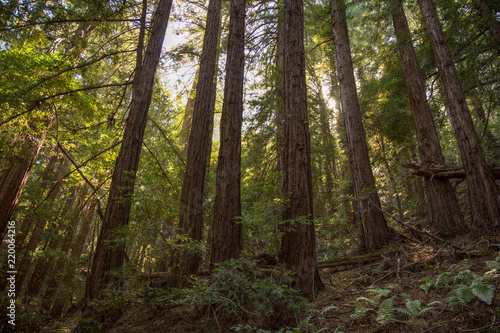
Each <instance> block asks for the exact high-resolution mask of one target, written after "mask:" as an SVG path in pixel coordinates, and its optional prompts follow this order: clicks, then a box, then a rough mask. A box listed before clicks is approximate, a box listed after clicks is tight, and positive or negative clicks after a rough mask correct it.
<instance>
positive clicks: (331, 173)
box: [306, 65, 337, 216]
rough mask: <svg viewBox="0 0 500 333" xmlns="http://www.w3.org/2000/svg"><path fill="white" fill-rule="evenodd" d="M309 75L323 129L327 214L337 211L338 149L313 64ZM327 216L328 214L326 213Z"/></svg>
mask: <svg viewBox="0 0 500 333" xmlns="http://www.w3.org/2000/svg"><path fill="white" fill-rule="evenodd" d="M306 70H307V72H308V73H309V76H310V77H311V81H312V82H313V85H314V87H315V90H314V92H313V94H314V98H315V100H316V103H317V104H318V112H319V126H320V129H321V143H322V145H323V147H322V153H321V155H323V158H322V159H320V161H319V162H320V167H321V165H323V167H324V172H323V174H324V175H325V178H326V179H325V184H324V191H325V192H326V200H327V203H326V204H325V210H326V213H327V214H331V213H332V212H335V211H336V207H334V206H333V204H332V203H333V187H334V182H333V179H334V178H336V177H337V170H336V165H335V158H334V157H333V156H334V154H335V151H336V148H335V144H334V139H333V135H332V131H331V129H330V123H329V120H328V108H327V105H326V102H325V99H324V97H323V88H322V84H321V80H320V78H319V77H318V75H316V71H315V69H314V67H313V66H311V65H308V66H307V68H306ZM325 216H326V214H325Z"/></svg>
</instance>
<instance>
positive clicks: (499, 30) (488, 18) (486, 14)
mask: <svg viewBox="0 0 500 333" xmlns="http://www.w3.org/2000/svg"><path fill="white" fill-rule="evenodd" d="M472 2H473V3H474V7H476V10H477V11H478V12H479V15H481V17H482V18H483V20H484V21H485V22H486V24H487V25H488V28H489V29H490V33H491V35H492V36H493V38H494V39H495V41H496V42H497V43H498V45H500V22H498V21H497V19H496V18H495V16H494V15H493V10H492V8H490V6H488V3H487V2H486V1H485V0H472Z"/></svg>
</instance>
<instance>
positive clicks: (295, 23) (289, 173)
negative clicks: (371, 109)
mask: <svg viewBox="0 0 500 333" xmlns="http://www.w3.org/2000/svg"><path fill="white" fill-rule="evenodd" d="M283 25H284V59H283V60H284V66H283V67H284V85H283V91H284V94H283V102H284V121H283V128H284V135H283V148H284V154H283V157H284V160H283V167H284V171H285V172H284V173H285V174H284V180H283V193H284V196H285V207H284V209H283V223H282V226H281V227H282V232H283V235H282V239H281V255H282V261H283V262H284V263H285V264H286V265H287V266H288V267H290V268H291V269H293V270H294V271H295V274H296V275H295V279H296V288H298V289H301V290H302V293H303V294H304V295H305V296H306V297H308V298H310V299H314V298H315V297H316V296H317V295H318V293H319V291H320V290H321V289H322V288H323V283H322V282H321V278H320V276H319V270H318V263H317V261H316V238H315V230H314V216H313V190H312V172H311V147H310V134H309V121H308V113H307V86H306V73H305V67H306V66H305V51H304V8H303V1H301V0H285V2H284V17H283Z"/></svg>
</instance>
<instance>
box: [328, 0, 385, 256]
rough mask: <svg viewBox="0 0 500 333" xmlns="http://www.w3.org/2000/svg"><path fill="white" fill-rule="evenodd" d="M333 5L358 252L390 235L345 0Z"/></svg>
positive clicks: (333, 23)
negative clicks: (363, 114) (363, 109)
mask: <svg viewBox="0 0 500 333" xmlns="http://www.w3.org/2000/svg"><path fill="white" fill-rule="evenodd" d="M332 3H333V6H332V25H333V34H334V38H335V57H336V60H337V73H338V80H339V86H340V97H341V98H340V99H341V102H342V113H343V115H344V125H345V131H346V138H347V150H348V153H349V162H350V166H351V175H352V181H353V186H354V196H355V198H356V218H357V219H358V221H359V222H360V223H361V229H360V236H359V249H360V250H361V251H366V250H372V249H378V248H381V247H382V246H384V245H386V244H387V243H388V241H389V238H390V234H389V228H388V227H387V223H386V221H385V218H384V215H383V214H382V212H381V210H380V200H379V197H378V193H377V190H376V188H375V179H374V177H373V172H372V169H371V164H370V157H369V155H368V147H367V144H366V138H365V131H364V129H363V122H362V117H361V109H360V106H359V101H358V95H357V91H356V82H355V79H354V68H353V63H352V58H351V49H350V46H349V35H348V30H347V22H346V18H345V3H344V0H333V1H332ZM359 222H358V223H359Z"/></svg>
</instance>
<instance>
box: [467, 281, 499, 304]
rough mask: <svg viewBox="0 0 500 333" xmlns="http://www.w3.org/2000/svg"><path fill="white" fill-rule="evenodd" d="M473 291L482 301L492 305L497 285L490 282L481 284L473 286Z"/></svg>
mask: <svg viewBox="0 0 500 333" xmlns="http://www.w3.org/2000/svg"><path fill="white" fill-rule="evenodd" d="M471 291H472V294H474V296H476V297H477V298H479V299H480V300H481V301H483V302H485V303H486V304H488V305H491V301H493V296H494V295H495V292H494V291H495V287H493V286H492V285H489V284H480V285H477V286H474V287H472V288H471Z"/></svg>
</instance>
